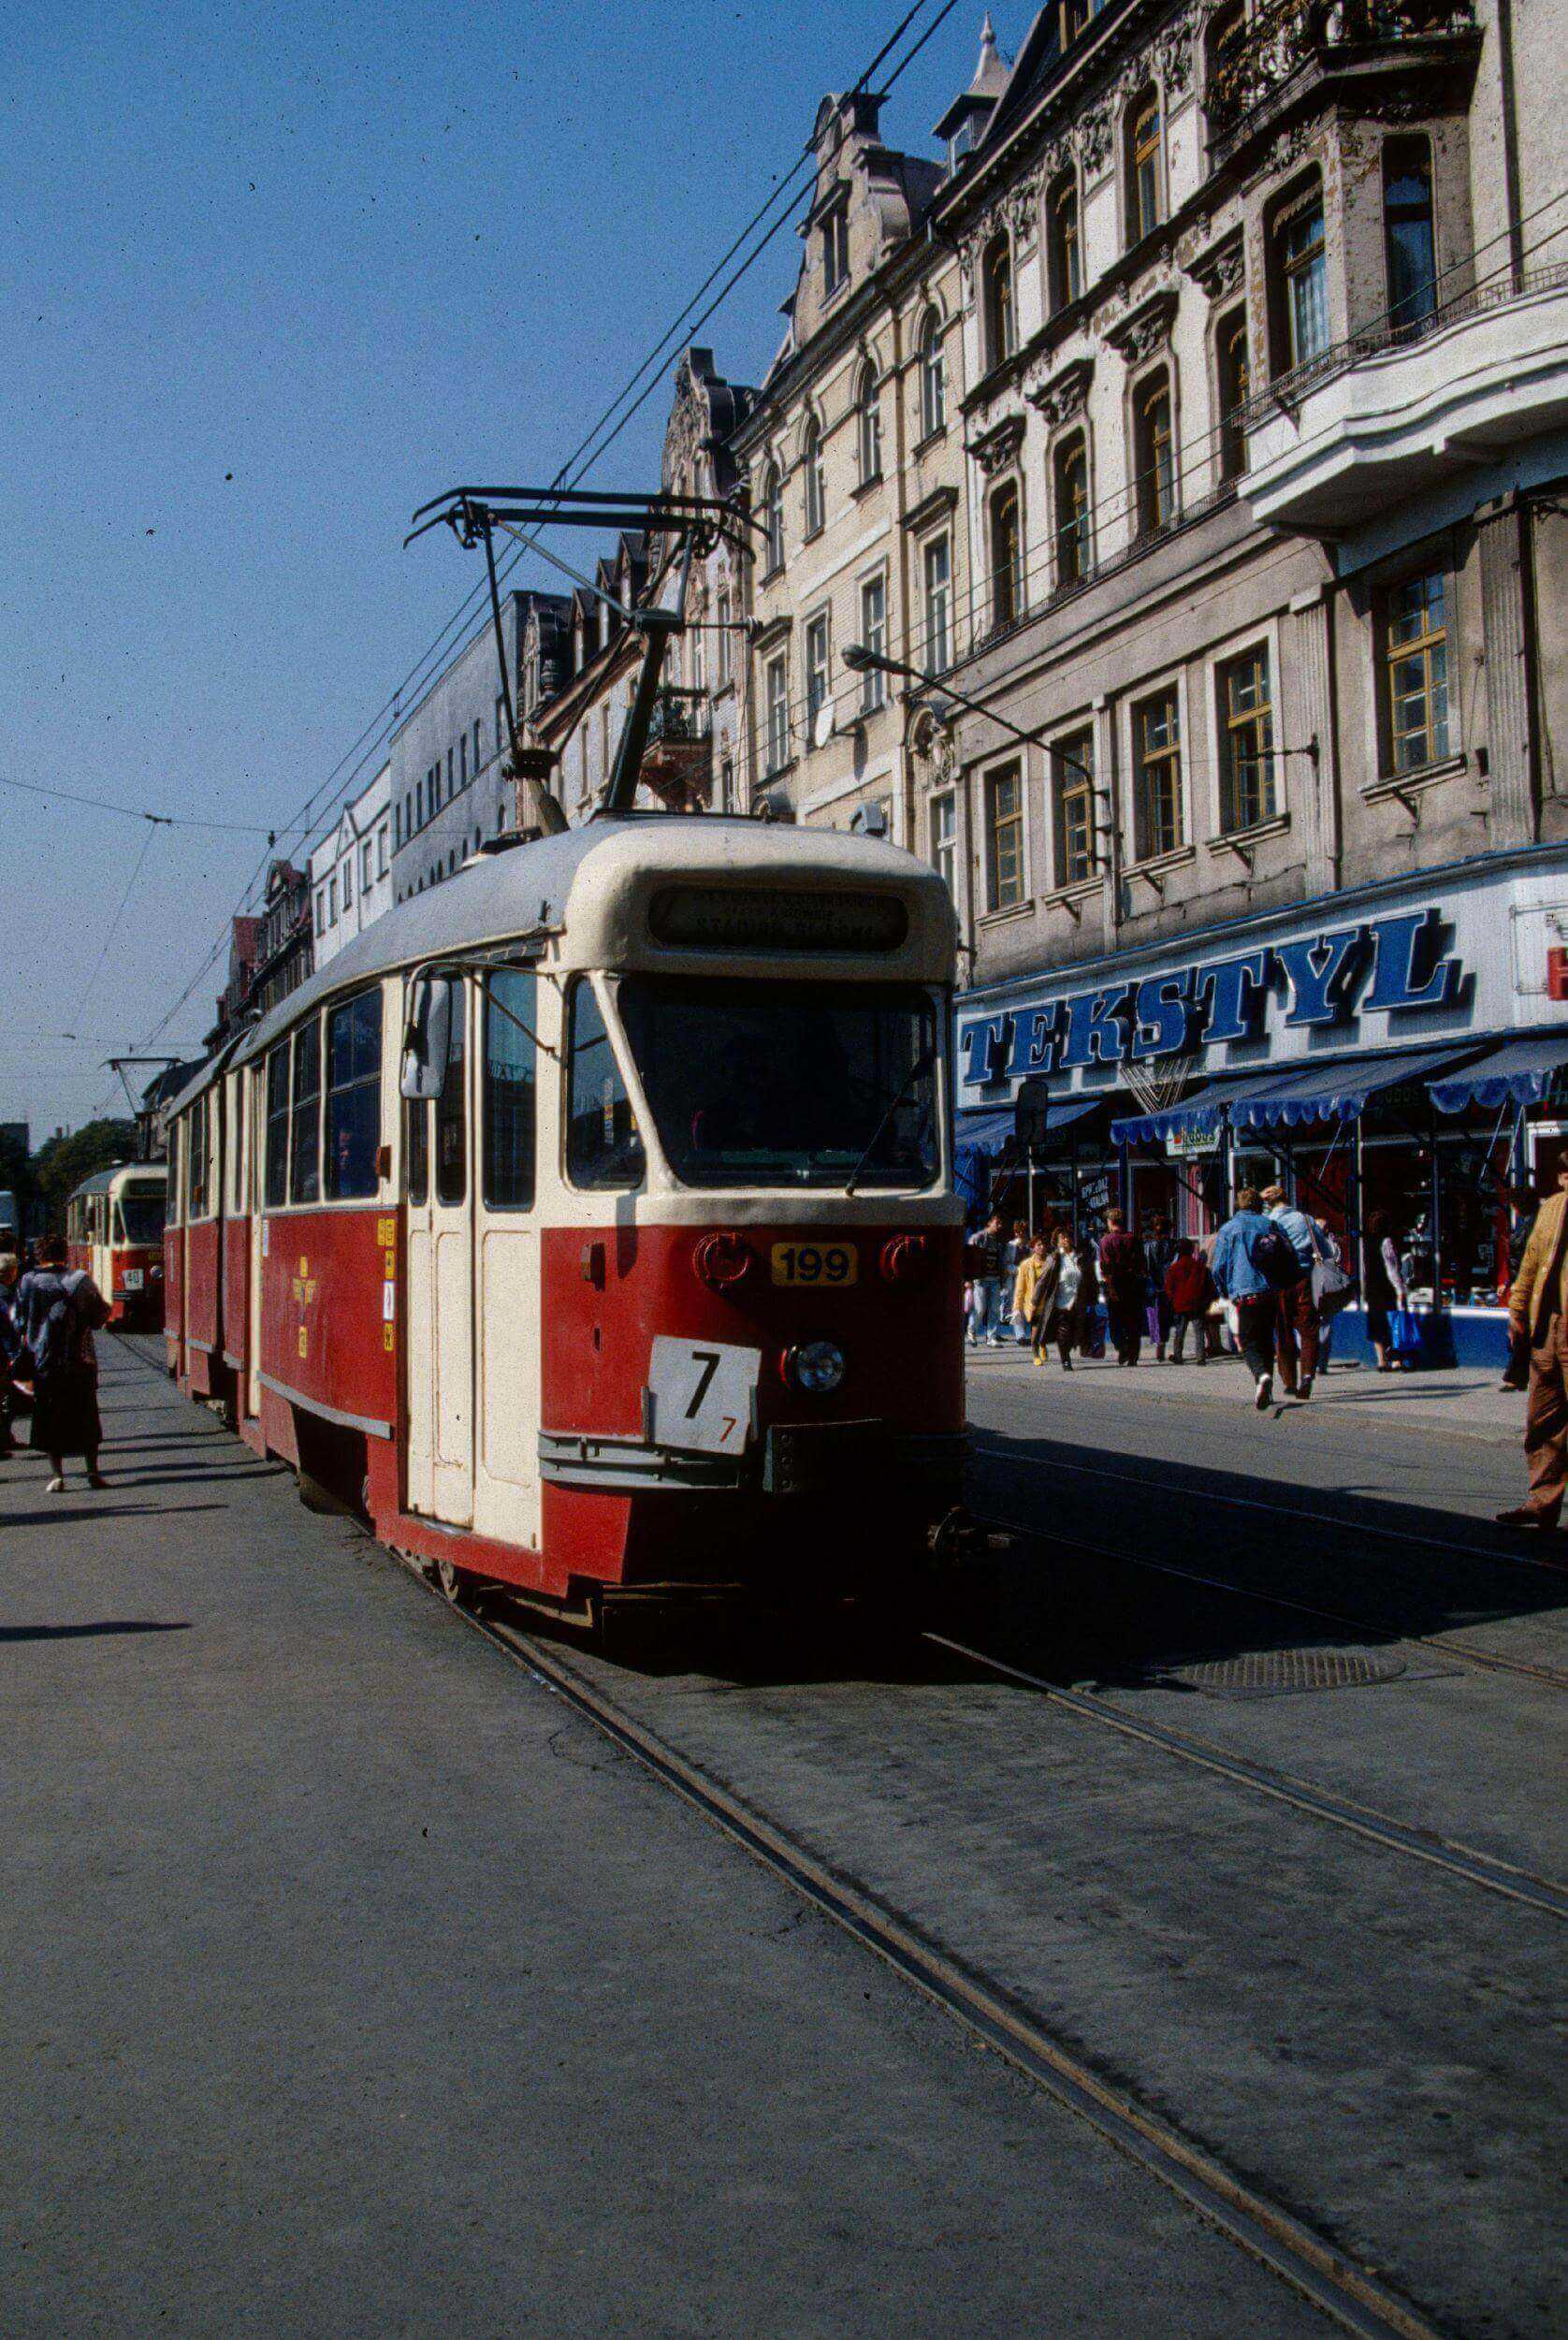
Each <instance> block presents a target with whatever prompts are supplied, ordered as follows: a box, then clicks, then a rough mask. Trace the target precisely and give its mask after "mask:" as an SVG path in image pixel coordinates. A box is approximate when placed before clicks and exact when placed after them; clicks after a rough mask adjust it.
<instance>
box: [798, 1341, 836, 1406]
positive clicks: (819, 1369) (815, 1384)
mask: <svg viewBox="0 0 1568 2340" xmlns="http://www.w3.org/2000/svg"><path fill="white" fill-rule="evenodd" d="M784 1371H785V1373H786V1375H787V1377H788V1378H789V1380H791V1382H792V1383H793V1384H794V1386H795V1388H797V1389H800V1390H803V1391H804V1392H805V1394H806V1396H807V1397H808V1398H831V1397H832V1395H833V1393H834V1391H835V1389H841V1388H843V1386H844V1376H845V1374H846V1373H848V1371H849V1364H848V1361H847V1359H846V1358H845V1355H844V1352H843V1350H842V1349H841V1348H840V1347H839V1345H838V1344H837V1342H836V1341H802V1342H801V1343H800V1344H799V1346H798V1347H796V1348H792V1349H791V1351H790V1353H789V1355H788V1356H787V1357H786V1358H785V1359H784Z"/></svg>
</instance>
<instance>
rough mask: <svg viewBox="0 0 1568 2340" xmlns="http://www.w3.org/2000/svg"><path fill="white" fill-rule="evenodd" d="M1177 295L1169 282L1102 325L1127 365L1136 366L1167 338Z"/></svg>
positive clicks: (1168, 337)
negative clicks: (1117, 318) (1111, 322)
mask: <svg viewBox="0 0 1568 2340" xmlns="http://www.w3.org/2000/svg"><path fill="white" fill-rule="evenodd" d="M1179 298H1180V296H1179V295H1178V294H1177V292H1176V291H1175V289H1174V288H1173V287H1172V286H1169V285H1167V286H1162V287H1161V289H1160V290H1159V291H1158V292H1154V293H1150V294H1149V295H1148V296H1147V298H1145V299H1143V300H1140V302H1139V303H1138V305H1137V307H1136V308H1133V309H1129V310H1128V312H1127V313H1126V315H1125V317H1122V318H1120V319H1119V320H1118V321H1117V322H1116V324H1114V325H1108V326H1107V327H1105V338H1106V340H1107V341H1108V342H1110V344H1111V348H1112V349H1113V350H1115V352H1116V353H1117V355H1118V356H1120V357H1123V358H1125V361H1126V363H1127V364H1128V365H1129V366H1140V365H1141V364H1142V363H1143V360H1144V359H1145V358H1146V357H1152V356H1154V352H1155V351H1156V350H1157V349H1163V348H1164V347H1165V345H1166V343H1167V342H1169V339H1170V328H1171V326H1172V325H1173V324H1174V323H1175V319H1176V305H1177V301H1178V299H1179Z"/></svg>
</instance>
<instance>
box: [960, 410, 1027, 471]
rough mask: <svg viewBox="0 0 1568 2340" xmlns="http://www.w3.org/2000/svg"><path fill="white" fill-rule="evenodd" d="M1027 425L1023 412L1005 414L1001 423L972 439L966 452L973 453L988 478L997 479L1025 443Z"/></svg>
mask: <svg viewBox="0 0 1568 2340" xmlns="http://www.w3.org/2000/svg"><path fill="white" fill-rule="evenodd" d="M1024 429H1025V425H1024V416H1023V415H1022V414H1005V415H1004V416H1003V418H1002V420H1001V421H1000V422H999V423H994V424H993V425H992V427H991V429H989V430H985V431H982V432H981V433H980V437H979V438H978V439H971V440H970V441H969V443H968V446H967V450H966V452H967V453H968V454H970V455H972V456H973V457H974V458H975V461H976V462H977V463H978V464H979V465H980V470H981V471H982V472H984V473H985V476H986V478H987V479H995V476H996V474H997V472H1005V471H1006V470H1007V468H1008V465H1009V463H1011V462H1012V460H1013V458H1015V457H1016V455H1017V453H1018V450H1019V448H1020V447H1021V446H1022V445H1023V444H1024Z"/></svg>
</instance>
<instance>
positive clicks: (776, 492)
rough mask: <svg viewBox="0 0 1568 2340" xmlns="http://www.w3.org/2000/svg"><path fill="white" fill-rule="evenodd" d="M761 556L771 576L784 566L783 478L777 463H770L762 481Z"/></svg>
mask: <svg viewBox="0 0 1568 2340" xmlns="http://www.w3.org/2000/svg"><path fill="white" fill-rule="evenodd" d="M762 529H763V534H764V553H763V558H764V560H766V562H767V574H768V575H769V576H770V577H771V576H772V575H774V574H776V572H777V571H778V570H779V569H782V567H783V566H784V479H783V474H782V473H781V472H780V471H779V469H778V466H777V463H770V464H769V466H768V471H767V476H766V478H765V479H764V480H763V482H762Z"/></svg>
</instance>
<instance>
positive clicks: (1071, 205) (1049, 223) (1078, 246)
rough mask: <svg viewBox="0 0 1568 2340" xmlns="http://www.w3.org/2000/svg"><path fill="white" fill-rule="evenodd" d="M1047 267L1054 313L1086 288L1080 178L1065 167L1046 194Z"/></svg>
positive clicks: (1063, 307)
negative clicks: (1079, 189)
mask: <svg viewBox="0 0 1568 2340" xmlns="http://www.w3.org/2000/svg"><path fill="white" fill-rule="evenodd" d="M1045 238H1046V269H1047V276H1048V281H1049V283H1050V290H1051V307H1052V312H1053V313H1054V312H1055V311H1056V310H1058V309H1065V308H1066V307H1067V303H1068V301H1069V300H1076V299H1077V298H1078V296H1079V294H1080V293H1081V292H1082V290H1083V254H1082V239H1081V237H1080V234H1079V219H1078V180H1077V177H1076V174H1075V173H1074V172H1072V171H1070V170H1064V171H1061V172H1059V173H1058V175H1057V176H1056V177H1055V178H1054V179H1053V181H1052V182H1051V185H1050V186H1049V188H1048V189H1047V190H1046V196H1045Z"/></svg>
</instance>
